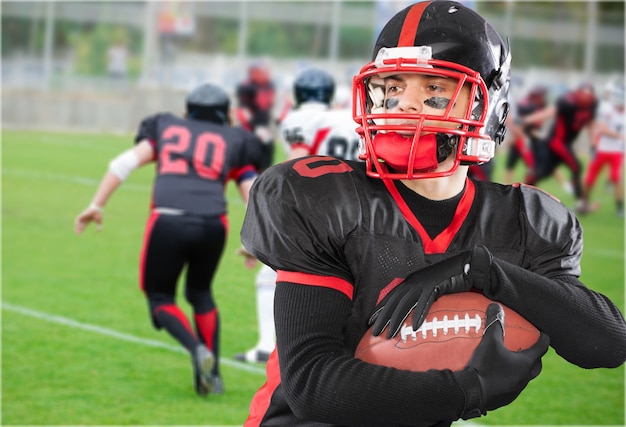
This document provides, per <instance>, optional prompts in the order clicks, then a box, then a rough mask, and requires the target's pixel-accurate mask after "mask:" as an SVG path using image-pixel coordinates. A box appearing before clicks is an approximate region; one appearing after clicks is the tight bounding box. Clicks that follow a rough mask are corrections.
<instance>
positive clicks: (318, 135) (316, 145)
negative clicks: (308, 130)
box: [309, 127, 330, 154]
mask: <svg viewBox="0 0 626 427" xmlns="http://www.w3.org/2000/svg"><path fill="white" fill-rule="evenodd" d="M329 132H330V128H329V127H328V128H321V129H319V130H318V131H317V132H315V138H314V139H313V143H312V144H311V151H309V153H311V154H317V151H318V150H319V149H320V145H322V142H323V141H324V140H325V139H326V136H328V133H329Z"/></svg>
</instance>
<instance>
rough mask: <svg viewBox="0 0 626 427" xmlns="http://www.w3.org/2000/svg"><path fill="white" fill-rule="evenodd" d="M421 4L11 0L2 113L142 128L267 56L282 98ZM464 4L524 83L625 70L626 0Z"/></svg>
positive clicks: (552, 83) (101, 127)
mask: <svg viewBox="0 0 626 427" xmlns="http://www.w3.org/2000/svg"><path fill="white" fill-rule="evenodd" d="M410 3H412V2H409V1H407V0H379V1H359V2H356V1H339V0H337V1H304V0H302V1H290V2H286V1H273V2H270V1H221V2H220V1H204V2H174V1H125V2H120V1H99V2H91V1H84V2H74V1H59V2H56V1H28V2H24V1H14V2H12V1H3V2H2V3H1V7H2V65H1V73H2V123H3V126H4V127H20V128H36V129H76V130H81V131H119V132H133V131H134V130H135V128H136V126H137V123H138V122H139V120H140V119H141V118H142V117H143V116H145V115H146V114H150V113H153V112H156V111H171V112H174V113H182V110H183V108H184V96H185V94H186V92H187V91H188V90H190V89H191V88H193V87H194V86H195V85H197V84H200V83H202V82H205V81H211V82H213V83H216V84H219V85H221V86H222V87H224V88H225V89H226V90H227V91H228V92H229V93H231V94H232V93H233V91H234V89H235V86H236V84H237V83H238V82H239V81H241V80H242V79H243V78H244V77H245V75H246V68H247V65H248V64H249V62H250V61H251V60H254V59H257V58H265V59H267V62H268V64H269V66H270V68H271V72H272V75H273V80H274V82H275V83H276V86H277V89H278V95H279V102H278V103H277V108H281V107H282V105H281V104H282V100H286V99H287V98H288V97H289V96H290V92H291V83H292V81H293V78H294V76H295V75H296V74H297V72H298V71H299V70H300V69H302V68H303V67H305V66H307V65H310V64H314V65H318V66H322V67H325V68H326V69H328V70H329V71H330V72H331V73H332V74H333V75H334V76H335V78H336V79H337V81H338V82H339V83H340V84H342V85H350V83H351V77H352V76H353V75H354V74H355V73H356V72H357V71H358V69H359V68H360V67H361V66H362V65H364V64H365V63H366V62H367V61H368V60H369V57H370V52H371V48H372V45H373V41H374V39H375V37H376V35H377V33H378V31H379V29H380V27H381V26H382V24H384V22H386V21H387V19H388V18H389V17H390V16H391V15H393V14H394V13H395V12H397V11H398V10H400V9H401V8H403V7H404V6H406V5H408V4H410ZM465 3H468V4H469V5H471V6H472V7H474V8H475V9H477V10H478V11H479V12H480V13H481V14H483V15H484V16H485V17H487V19H489V20H490V21H491V22H492V23H493V24H494V25H495V26H496V28H498V30H499V31H500V32H501V33H502V34H503V35H504V36H506V37H509V39H510V41H511V45H512V50H513V70H514V74H515V76H516V79H517V81H518V82H521V83H520V86H521V87H520V88H518V92H523V90H524V88H528V87H530V86H532V85H533V84H535V83H536V82H541V83H543V84H545V85H547V86H548V87H550V89H551V94H552V96H553V97H556V96H557V95H558V94H560V93H562V92H563V91H564V90H566V89H568V88H570V87H571V86H574V85H576V84H578V83H580V82H581V81H591V82H593V83H594V84H595V85H596V87H597V88H598V89H599V90H601V88H602V86H603V85H604V84H605V83H606V82H607V81H609V80H614V79H623V76H624V2H596V1H590V2H530V1H523V2H515V1H490V2H481V1H466V2H465Z"/></svg>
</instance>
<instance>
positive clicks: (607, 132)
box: [583, 83, 624, 217]
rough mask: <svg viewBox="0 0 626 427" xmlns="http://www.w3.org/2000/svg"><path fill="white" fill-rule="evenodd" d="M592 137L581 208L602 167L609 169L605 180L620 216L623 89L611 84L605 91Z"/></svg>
mask: <svg viewBox="0 0 626 427" xmlns="http://www.w3.org/2000/svg"><path fill="white" fill-rule="evenodd" d="M595 131H596V134H595V137H594V139H593V145H594V150H593V153H594V156H593V158H592V160H591V162H590V163H589V167H588V169H587V175H586V177H585V187H584V189H583V199H584V201H585V205H587V206H593V205H592V204H590V203H589V197H590V195H591V192H592V190H593V186H594V184H595V182H596V179H597V178H598V174H599V173H600V171H601V170H602V168H603V167H604V166H607V165H608V167H609V180H610V182H611V183H612V184H613V191H614V195H615V196H614V197H615V207H616V212H617V215H618V216H619V217H623V216H624V187H623V179H622V171H623V167H624V85H623V83H611V84H610V85H609V87H607V88H606V100H605V101H604V102H602V103H600V107H599V111H598V118H597V119H596V128H595Z"/></svg>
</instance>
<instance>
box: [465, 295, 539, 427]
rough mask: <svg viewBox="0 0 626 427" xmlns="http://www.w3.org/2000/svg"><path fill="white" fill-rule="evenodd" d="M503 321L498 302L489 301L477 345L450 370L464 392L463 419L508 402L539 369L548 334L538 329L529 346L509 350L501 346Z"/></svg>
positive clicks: (473, 416) (484, 412)
mask: <svg viewBox="0 0 626 427" xmlns="http://www.w3.org/2000/svg"><path fill="white" fill-rule="evenodd" d="M503 322H504V312H503V311H502V307H501V306H500V304H497V303H491V304H489V307H488V308H487V319H486V326H485V331H484V333H483V338H482V340H481V341H480V344H478V347H476V350H474V353H473V354H472V358H471V359H470V361H469V362H468V364H467V366H466V367H465V369H464V370H462V371H457V372H454V373H453V375H454V378H455V380H456V382H457V383H458V384H459V386H460V387H461V389H462V390H463V393H464V394H465V409H464V411H463V414H462V415H461V417H462V418H463V419H468V418H475V417H479V416H480V415H481V414H482V415H485V414H486V413H487V411H492V410H494V409H497V408H500V407H501V406H504V405H508V404H509V403H511V402H512V401H513V400H515V398H516V397H517V396H519V394H520V393H521V392H522V390H524V388H525V387H526V385H528V383H529V382H530V380H532V379H533V378H535V377H536V376H537V375H539V373H540V372H541V357H542V356H543V355H544V354H545V353H546V351H548V344H549V343H550V339H549V338H548V336H547V335H545V334H544V333H543V332H542V333H541V334H540V336H539V340H538V341H537V343H536V344H534V345H533V346H532V347H531V348H529V349H527V350H522V351H518V352H514V351H510V350H509V349H507V348H506V347H505V346H504V338H503V336H504V333H503V331H504V325H503Z"/></svg>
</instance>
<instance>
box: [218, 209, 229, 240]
mask: <svg viewBox="0 0 626 427" xmlns="http://www.w3.org/2000/svg"><path fill="white" fill-rule="evenodd" d="M220 221H221V222H222V225H223V226H224V230H226V237H228V233H229V232H230V223H229V222H228V216H227V215H226V214H221V215H220Z"/></svg>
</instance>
